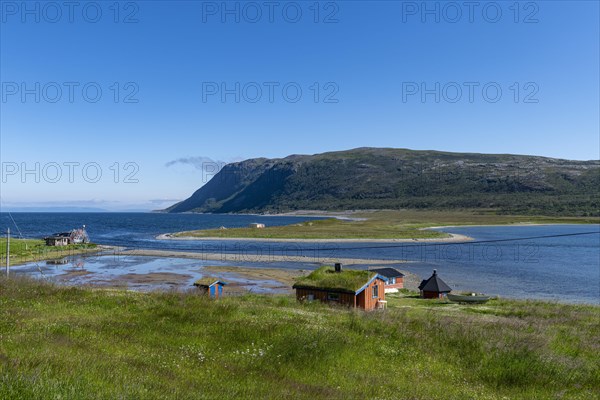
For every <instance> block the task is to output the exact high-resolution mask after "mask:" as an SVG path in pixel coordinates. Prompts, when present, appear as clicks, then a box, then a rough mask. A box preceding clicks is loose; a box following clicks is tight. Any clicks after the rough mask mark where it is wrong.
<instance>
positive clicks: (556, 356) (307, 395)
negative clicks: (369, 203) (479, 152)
mask: <svg viewBox="0 0 600 400" xmlns="http://www.w3.org/2000/svg"><path fill="white" fill-rule="evenodd" d="M388 300H389V307H390V308H389V309H388V310H386V311H385V312H371V313H365V312H362V311H355V310H349V309H346V308H337V307H329V306H327V305H322V304H319V303H315V302H313V303H304V304H299V303H297V302H296V301H295V300H294V299H293V298H292V297H291V296H257V295H248V296H244V297H235V298H223V299H221V300H218V301H213V300H210V299H208V298H206V297H203V296H199V295H197V294H195V293H193V292H190V293H179V292H166V293H136V292H127V291H109V290H93V289H85V288H65V287H58V286H54V285H51V284H47V283H43V282H37V281H30V280H27V279H16V280H13V279H11V280H6V279H2V280H0V398H3V399H5V398H6V399H21V398H22V399H25V398H27V399H29V398H32V399H33V398H69V399H98V398H106V399H108V398H110V399H114V398H136V399H138V398H140V399H144V398H183V399H187V398H190V399H192V398H197V399H215V398H286V397H290V398H300V399H315V398H328V399H355V398H369V399H371V398H376V399H503V398H508V399H547V398H564V399H591V398H594V396H597V394H596V395H595V394H594V393H596V390H597V388H598V387H600V362H599V361H598V358H597V354H598V351H599V350H600V349H599V344H598V340H597V339H598V337H599V336H600V329H599V321H598V310H599V309H598V307H595V306H575V305H560V304H552V303H544V302H522V301H497V302H494V303H489V304H488V305H485V306H458V305H450V304H444V303H442V302H439V301H436V300H432V301H429V300H417V299H410V298H393V297H390V298H388Z"/></svg>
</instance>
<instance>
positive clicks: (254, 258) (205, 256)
mask: <svg viewBox="0 0 600 400" xmlns="http://www.w3.org/2000/svg"><path fill="white" fill-rule="evenodd" d="M301 252H302V250H300V253H301ZM112 254H114V255H123V256H148V257H161V258H189V259H193V260H202V261H221V262H236V263H239V262H243V263H257V264H268V263H276V262H291V263H304V264H322V263H331V262H341V263H343V264H346V265H364V264H378V265H390V264H404V263H407V262H409V261H404V260H378V259H363V258H339V257H319V256H302V255H297V256H293V255H289V256H288V255H274V254H265V255H262V254H260V255H258V254H255V255H250V254H240V253H198V252H193V251H172V250H151V249H147V250H143V249H135V250H133V249H132V250H118V251H116V252H114V253H111V255H112Z"/></svg>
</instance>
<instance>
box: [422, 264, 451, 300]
mask: <svg viewBox="0 0 600 400" xmlns="http://www.w3.org/2000/svg"><path fill="white" fill-rule="evenodd" d="M419 290H420V291H421V298H423V299H441V298H443V297H444V296H446V295H447V294H448V293H450V292H451V291H452V289H451V288H450V286H448V285H446V282H444V281H443V280H442V279H441V278H440V277H439V276H438V274H437V270H435V269H434V270H433V275H431V276H430V277H429V279H425V280H423V281H421V284H420V285H419Z"/></svg>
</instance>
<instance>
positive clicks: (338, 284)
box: [294, 266, 377, 293]
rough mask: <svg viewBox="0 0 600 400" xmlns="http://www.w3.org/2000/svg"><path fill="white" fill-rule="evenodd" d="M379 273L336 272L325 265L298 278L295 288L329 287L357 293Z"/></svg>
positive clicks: (361, 271) (348, 270) (362, 271)
mask: <svg viewBox="0 0 600 400" xmlns="http://www.w3.org/2000/svg"><path fill="white" fill-rule="evenodd" d="M375 275H377V274H376V273H375V272H372V271H365V270H351V269H344V270H342V272H335V269H334V268H333V267H329V266H325V267H321V268H319V269H317V270H314V271H313V272H311V273H310V275H307V276H304V277H302V278H298V279H297V280H296V284H295V285H294V288H311V289H328V290H338V291H344V292H351V293H355V292H356V291H357V290H359V289H360V288H362V287H363V286H364V285H365V284H366V283H367V282H368V281H369V280H370V279H371V278H373V277H374V276H375Z"/></svg>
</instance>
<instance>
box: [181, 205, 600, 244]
mask: <svg viewBox="0 0 600 400" xmlns="http://www.w3.org/2000/svg"><path fill="white" fill-rule="evenodd" d="M333 214H335V213H333ZM350 216H351V217H355V218H360V219H361V220H358V221H348V220H341V219H335V218H330V219H325V220H316V221H307V222H304V223H299V224H293V225H287V226H272V227H266V228H265V229H254V228H232V229H207V230H197V231H187V232H179V233H177V234H175V236H176V237H197V238H203V237H216V238H253V239H434V238H444V237H447V236H448V235H446V234H444V233H441V232H436V231H429V230H422V229H423V228H427V227H432V226H442V225H446V226H453V225H506V224H524V223H532V224H559V223H599V222H600V218H597V217H543V216H522V215H497V214H496V213H493V212H489V213H486V212H482V211H414V210H406V211H392V210H390V211H373V212H357V213H354V214H351V215H350Z"/></svg>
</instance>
